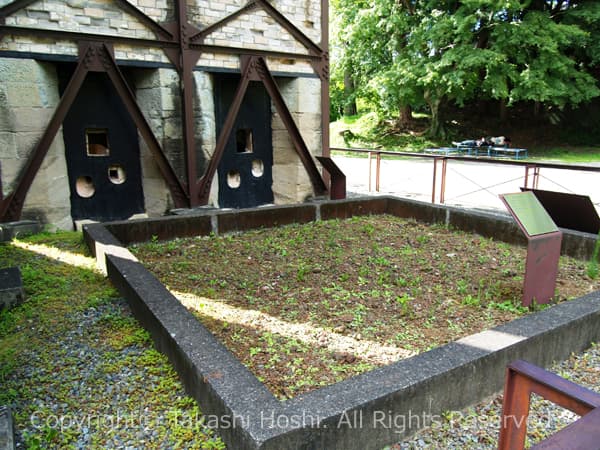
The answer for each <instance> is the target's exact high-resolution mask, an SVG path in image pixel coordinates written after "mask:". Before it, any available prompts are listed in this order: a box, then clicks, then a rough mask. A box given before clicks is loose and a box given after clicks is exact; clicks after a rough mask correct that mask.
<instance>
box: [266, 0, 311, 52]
mask: <svg viewBox="0 0 600 450" xmlns="http://www.w3.org/2000/svg"><path fill="white" fill-rule="evenodd" d="M255 2H256V4H257V5H258V6H260V7H261V8H262V9H263V10H265V12H266V13H267V14H268V15H270V16H271V17H272V18H273V19H274V20H275V21H276V22H277V23H278V24H279V25H281V26H282V27H283V28H285V29H286V30H287V31H288V32H289V33H290V34H291V35H292V36H294V38H295V39H296V40H297V41H298V42H300V43H301V44H302V45H303V46H304V47H306V48H307V49H308V50H310V51H311V52H313V53H315V54H317V55H320V54H321V53H323V49H321V47H320V46H318V45H317V44H315V43H314V42H313V41H312V39H310V38H309V37H308V36H307V35H306V34H304V33H303V32H302V31H301V30H300V29H299V28H298V27H297V26H296V25H294V24H293V23H292V22H290V21H289V20H288V18H287V17H285V16H284V15H283V14H281V13H280V12H279V11H278V10H277V9H276V8H275V7H274V6H273V5H271V4H270V3H269V2H267V1H266V0H255Z"/></svg>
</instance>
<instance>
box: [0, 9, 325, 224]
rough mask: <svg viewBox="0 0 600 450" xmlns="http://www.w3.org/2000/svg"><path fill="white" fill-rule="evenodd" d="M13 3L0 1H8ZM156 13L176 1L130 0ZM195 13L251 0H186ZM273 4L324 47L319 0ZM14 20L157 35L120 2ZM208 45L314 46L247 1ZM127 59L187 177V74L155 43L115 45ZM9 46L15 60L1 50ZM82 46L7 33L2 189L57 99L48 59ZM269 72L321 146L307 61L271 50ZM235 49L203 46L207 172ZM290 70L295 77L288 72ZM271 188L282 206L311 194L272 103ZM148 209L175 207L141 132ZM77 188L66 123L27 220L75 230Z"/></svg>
mask: <svg viewBox="0 0 600 450" xmlns="http://www.w3.org/2000/svg"><path fill="white" fill-rule="evenodd" d="M11 1H12V0H0V7H2V6H5V5H8V4H9V3H11ZM129 3H130V4H131V5H133V6H135V7H137V8H138V9H139V10H141V11H142V12H143V13H144V14H146V15H147V16H148V17H149V18H151V19H153V20H155V21H157V22H158V23H161V24H164V23H166V22H170V21H173V20H174V3H175V2H174V1H173V0H129ZM187 3H188V12H189V20H190V22H191V23H192V24H194V25H196V26H197V28H198V29H203V28H205V27H207V26H209V25H211V24H213V23H215V22H217V21H219V20H221V19H223V18H225V17H226V16H228V15H230V14H232V13H234V12H236V11H238V10H239V9H240V8H242V7H244V6H245V5H246V3H247V0H188V2H187ZM270 4H271V5H272V6H273V7H274V8H276V9H277V10H278V11H280V12H281V13H282V14H284V15H285V17H286V18H287V19H288V20H289V21H290V22H292V23H293V24H294V25H295V26H297V27H298V28H299V29H300V30H301V31H302V32H303V33H304V34H305V35H306V36H308V37H309V38H310V39H312V40H313V41H314V42H315V43H316V44H319V43H320V40H321V36H320V34H321V23H320V22H321V11H320V6H321V2H320V0H302V1H300V2H298V1H295V0H273V1H270ZM5 23H6V25H7V26H16V27H21V28H25V29H27V28H31V29H35V30H56V31H67V32H76V33H91V34H95V35H106V36H118V37H124V38H135V39H144V40H154V39H157V37H156V35H155V34H154V32H153V31H152V30H151V29H150V28H149V27H148V26H147V24H145V23H143V21H141V20H140V19H138V18H136V17H135V16H134V15H132V14H130V13H129V12H127V11H126V10H124V9H122V8H120V7H119V2H115V1H113V0H44V1H38V2H33V3H31V4H30V5H27V6H26V7H25V8H23V9H21V10H19V11H17V12H16V13H13V14H11V15H10V16H8V17H7V18H6V21H5ZM203 43H204V44H208V45H216V46H230V47H235V48H240V49H246V50H261V51H263V50H264V51H276V52H284V53H288V52H289V53H296V54H302V55H307V54H308V50H307V49H306V48H305V47H304V46H303V45H301V44H300V43H299V42H298V41H297V40H296V38H294V36H292V35H291V34H290V33H289V32H288V31H286V30H285V29H284V28H283V27H282V26H281V25H280V24H279V23H277V22H276V21H275V20H274V19H273V18H272V17H270V16H269V15H268V14H266V13H265V12H264V11H263V10H262V9H260V8H258V7H254V8H249V9H248V10H246V11H244V12H242V13H241V14H239V15H238V16H237V17H236V18H235V19H233V20H230V21H229V22H228V23H227V24H225V25H224V26H223V27H221V28H218V29H216V30H215V31H213V32H212V33H210V34H209V35H208V36H206V37H205V39H204V41H203ZM114 50H115V57H116V59H117V62H118V63H119V64H126V65H127V66H133V68H128V70H129V71H130V74H133V76H132V79H133V84H134V86H132V87H133V89H134V91H135V95H136V98H137V101H138V104H139V106H140V108H141V109H142V111H143V113H144V115H145V117H146V119H147V121H148V122H149V124H150V126H151V128H152V130H153V132H154V133H155V135H156V137H157V139H158V141H159V142H160V144H161V146H162V147H163V149H164V151H165V153H166V156H167V158H168V159H169V161H170V162H171V164H172V166H173V168H174V170H175V172H176V174H177V175H178V176H179V177H180V179H181V180H182V181H183V182H184V183H187V179H186V169H185V164H186V161H185V156H184V153H183V146H182V143H183V136H182V114H181V100H180V92H181V87H180V81H179V76H178V74H177V72H176V70H175V69H174V67H173V66H172V64H171V62H170V61H169V59H168V58H167V57H166V55H165V54H164V52H163V51H162V50H161V49H160V48H157V47H151V46H150V47H144V46H141V45H140V46H137V45H136V44H135V43H133V44H129V43H128V44H124V43H116V42H115V43H114ZM3 53H4V54H5V55H6V56H8V57H3ZM77 56H78V44H77V42H75V41H71V40H66V39H62V38H61V39H58V38H47V37H44V38H40V37H36V36H34V35H33V34H32V35H31V36H26V35H22V34H18V35H17V34H15V35H11V34H10V33H6V34H4V35H2V36H1V37H0V171H1V179H2V188H3V194H4V196H5V197H6V196H7V195H8V194H10V193H11V192H12V189H13V186H14V182H15V180H16V177H17V176H18V173H19V171H20V170H21V168H22V166H23V164H24V163H25V161H26V160H27V157H28V156H29V155H30V153H31V152H32V151H33V149H34V148H35V145H36V143H37V141H38V140H39V138H40V136H41V135H42V133H43V131H44V129H45V127H46V125H47V123H48V121H49V120H50V118H51V116H52V114H53V112H54V110H55V108H56V105H57V104H58V101H59V93H58V92H59V91H58V80H57V76H56V68H55V66H54V64H53V63H52V62H40V61H39V60H40V59H43V60H52V59H57V60H60V61H76V59H77ZM266 59H267V65H268V67H269V69H270V70H271V71H272V72H273V73H275V74H277V75H280V76H279V77H278V84H279V86H280V88H281V90H282V94H283V97H284V99H285V100H286V102H287V104H288V107H289V109H290V110H291V111H292V113H293V116H294V119H295V120H296V124H297V125H298V127H299V128H300V131H301V133H302V136H303V137H304V139H305V141H306V143H307V146H308V148H309V150H310V151H311V152H312V153H313V154H314V155H320V154H321V153H322V148H321V147H322V144H321V122H320V113H321V111H320V104H321V101H320V95H321V91H320V81H319V79H318V78H316V76H315V75H314V70H313V68H312V66H311V65H310V63H309V62H308V61H306V60H303V59H294V58H283V57H273V56H269V57H267V58H266ZM239 69H240V63H239V58H238V57H237V56H235V55H230V54H225V53H218V52H217V51H215V52H214V53H210V52H205V53H202V54H201V56H200V58H199V60H198V62H197V67H196V68H195V70H194V83H195V96H194V122H195V126H196V129H195V133H196V134H195V139H196V150H197V169H198V174H199V176H201V175H202V174H203V173H204V171H205V169H206V167H207V165H208V162H209V161H210V158H211V155H212V152H213V151H214V147H215V144H216V140H217V136H216V124H215V109H214V98H213V95H214V94H213V83H214V73H215V72H217V73H218V72H222V71H226V72H227V71H229V72H231V71H234V72H235V71H239ZM286 74H287V76H285V75H286ZM272 111H273V117H272V130H273V153H274V155H273V156H274V167H273V192H274V196H275V202H276V203H291V202H297V201H302V200H304V199H306V198H307V197H309V196H310V195H311V194H312V187H311V184H310V181H309V179H308V175H307V174H306V171H305V169H304V167H303V165H302V163H301V161H300V159H299V157H298V155H297V154H296V153H295V151H294V149H293V146H292V144H291V141H290V139H289V137H288V135H287V131H286V130H285V128H284V127H283V124H282V122H281V120H280V118H279V116H278V114H277V113H276V111H275V107H274V106H272ZM139 142H140V151H141V167H142V176H143V191H144V197H145V199H144V202H145V207H146V210H147V211H146V212H147V214H148V215H150V216H156V215H161V214H164V213H165V212H166V211H168V210H169V209H170V208H172V207H173V201H172V199H171V197H170V194H169V191H168V189H167V187H166V184H165V182H164V180H163V178H162V175H161V174H160V172H159V170H158V167H157V165H156V162H155V161H154V159H153V157H152V155H151V154H150V152H149V150H148V148H147V145H146V143H145V142H144V141H143V139H141V137H140V139H139ZM217 186H218V183H217V182H216V175H215V180H214V181H213V185H212V189H211V194H210V203H211V204H213V205H215V206H218V204H217V199H218V192H217V189H218V188H217ZM69 199H70V190H69V181H68V176H67V168H66V161H65V149H64V141H63V137H62V129H61V130H59V132H58V134H57V136H56V138H55V140H54V142H53V144H52V146H51V147H50V150H49V152H48V155H47V156H46V158H45V160H44V162H43V165H42V168H41V169H40V171H39V173H38V174H37V175H36V178H35V181H34V183H33V185H32V187H31V189H30V191H29V195H28V196H27V199H26V202H25V206H24V213H23V218H35V219H39V220H42V221H43V222H45V223H51V224H54V225H57V226H59V227H60V228H71V227H72V220H71V218H70V200H69Z"/></svg>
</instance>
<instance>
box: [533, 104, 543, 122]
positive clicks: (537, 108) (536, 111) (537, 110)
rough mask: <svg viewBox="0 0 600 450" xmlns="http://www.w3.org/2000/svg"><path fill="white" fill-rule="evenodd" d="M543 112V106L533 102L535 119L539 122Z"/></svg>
mask: <svg viewBox="0 0 600 450" xmlns="http://www.w3.org/2000/svg"><path fill="white" fill-rule="evenodd" d="M541 112H542V104H541V103H540V102H538V101H535V102H533V117H534V118H535V119H536V120H537V119H539V118H540V113H541Z"/></svg>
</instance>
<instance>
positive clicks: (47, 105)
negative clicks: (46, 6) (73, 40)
mask: <svg viewBox="0 0 600 450" xmlns="http://www.w3.org/2000/svg"><path fill="white" fill-rule="evenodd" d="M58 101H59V95H58V77H57V75H56V70H55V69H54V66H53V65H52V64H49V63H39V62H36V61H32V60H26V59H23V60H22V59H6V58H0V164H1V170H2V185H3V186H2V189H3V194H4V196H5V197H6V196H7V195H8V194H9V193H11V192H12V190H13V188H14V183H15V180H16V177H17V176H18V174H19V172H20V171H21V169H22V168H23V166H24V164H25V163H26V162H27V158H28V156H29V153H30V152H31V151H32V150H33V148H34V146H35V144H36V143H37V141H38V140H39V139H40V137H41V136H42V134H43V133H44V130H45V128H46V124H47V123H48V122H49V121H50V118H51V117H52V114H53V113H54V109H55V108H56V105H57V104H58ZM23 218H24V219H35V220H40V221H42V222H44V223H53V224H56V225H57V226H59V227H61V228H65V227H66V228H70V227H72V222H71V208H70V206H69V182H68V177H67V165H66V160H65V149H64V142H63V139H62V132H61V131H59V133H58V134H57V136H56V138H55V139H54V141H53V143H52V145H51V146H50V149H49V150H48V154H47V155H46V158H45V159H44V162H43V163H42V167H41V169H40V171H39V173H38V176H36V178H35V180H34V182H33V185H32V186H31V189H30V190H29V194H28V195H27V197H26V200H25V205H24V214H23Z"/></svg>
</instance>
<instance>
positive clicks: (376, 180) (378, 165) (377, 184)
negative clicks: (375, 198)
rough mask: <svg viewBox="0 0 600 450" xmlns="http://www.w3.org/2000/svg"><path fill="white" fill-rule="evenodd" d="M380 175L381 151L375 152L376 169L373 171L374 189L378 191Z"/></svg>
mask: <svg viewBox="0 0 600 450" xmlns="http://www.w3.org/2000/svg"><path fill="white" fill-rule="evenodd" d="M380 176H381V153H380V152H377V171H376V172H375V191H377V192H379V180H380Z"/></svg>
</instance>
